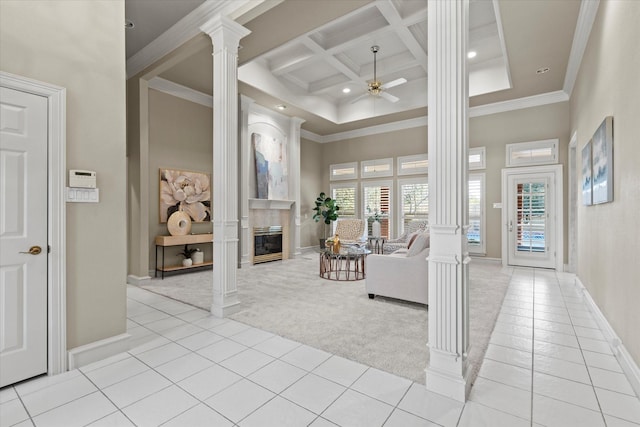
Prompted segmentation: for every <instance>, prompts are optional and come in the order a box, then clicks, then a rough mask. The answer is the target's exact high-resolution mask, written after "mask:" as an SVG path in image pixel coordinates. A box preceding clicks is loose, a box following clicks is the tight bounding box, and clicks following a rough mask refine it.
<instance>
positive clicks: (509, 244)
mask: <svg viewBox="0 0 640 427" xmlns="http://www.w3.org/2000/svg"><path fill="white" fill-rule="evenodd" d="M503 224H504V230H503V263H506V264H507V265H512V266H524V267H541V268H554V269H558V270H562V265H563V263H562V261H563V244H562V167H561V166H560V165H554V166H546V167H545V166H540V167H530V168H514V169H504V170H503ZM505 260H506V262H505Z"/></svg>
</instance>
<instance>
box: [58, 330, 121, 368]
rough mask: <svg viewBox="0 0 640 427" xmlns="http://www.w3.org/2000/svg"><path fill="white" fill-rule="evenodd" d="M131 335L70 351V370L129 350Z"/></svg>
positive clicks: (116, 337)
mask: <svg viewBox="0 0 640 427" xmlns="http://www.w3.org/2000/svg"><path fill="white" fill-rule="evenodd" d="M129 338H131V335H129V334H120V335H115V336H113V337H110V338H106V339H103V340H99V341H94V342H92V343H89V344H85V345H81V346H80V347H76V348H72V349H71V350H69V370H72V369H77V368H80V367H82V366H85V365H88V364H89V363H93V362H97V361H99V360H102V359H106V358H107V357H110V356H113V355H116V354H118V353H122V352H125V351H127V350H129Z"/></svg>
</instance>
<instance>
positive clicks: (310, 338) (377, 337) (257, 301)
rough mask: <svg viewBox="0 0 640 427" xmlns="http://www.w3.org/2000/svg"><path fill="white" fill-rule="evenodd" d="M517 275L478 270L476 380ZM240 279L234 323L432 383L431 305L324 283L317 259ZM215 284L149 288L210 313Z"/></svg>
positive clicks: (170, 281)
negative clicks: (428, 375) (429, 366)
mask: <svg viewBox="0 0 640 427" xmlns="http://www.w3.org/2000/svg"><path fill="white" fill-rule="evenodd" d="M510 272H511V270H510V269H503V268H502V266H501V265H500V264H498V263H496V262H488V261H475V260H474V261H472V263H471V264H470V269H469V276H470V325H471V330H470V343H471V348H470V352H469V360H470V363H471V364H472V365H473V371H472V378H475V375H476V373H477V370H478V369H479V367H480V363H481V362H482V358H483V356H484V353H485V351H486V348H487V345H488V342H489V337H490V335H491V332H492V330H493V326H494V324H495V321H496V318H497V316H498V312H499V310H500V306H501V304H502V300H503V298H504V295H505V292H506V289H507V286H508V284H509V278H510ZM237 274H238V275H237V278H238V296H239V300H240V302H241V311H239V312H237V313H235V314H233V315H231V316H230V318H232V319H234V320H237V321H239V322H243V323H246V324H248V325H251V326H254V327H257V328H260V329H264V330H266V331H270V332H273V333H275V334H277V335H280V336H282V337H285V338H288V339H291V340H294V341H298V342H300V343H303V344H307V345H309V346H311V347H315V348H318V349H321V350H324V351H327V352H329V353H333V354H336V355H339V356H342V357H345V358H347V359H350V360H354V361H357V362H360V363H363V364H365V365H369V366H373V367H375V368H378V369H381V370H383V371H386V372H391V373H393V374H396V375H399V376H402V377H404V378H408V379H410V380H412V381H416V382H419V383H422V384H424V382H425V373H424V369H425V367H426V366H427V363H428V360H429V350H428V348H427V341H428V312H427V307H426V306H424V305H420V304H413V303H407V302H402V301H398V300H394V299H391V298H382V297H376V298H375V299H374V300H371V299H369V297H368V296H367V293H366V291H365V281H364V280H360V281H355V282H335V281H330V280H326V279H322V278H320V277H319V276H318V259H317V255H316V254H307V255H305V256H303V257H302V258H299V259H294V260H286V261H277V262H270V263H266V264H259V265H254V266H251V267H249V268H243V269H240V270H238V272H237ZM212 277H213V276H212V273H211V271H210V270H208V271H201V272H194V273H189V274H182V275H175V276H171V277H166V276H165V279H164V280H160V279H159V278H158V279H153V280H151V281H150V282H149V284H146V285H143V286H142V287H143V288H144V289H147V290H149V291H152V292H155V293H158V294H161V295H165V296H168V297H170V298H173V299H176V300H179V301H183V302H185V303H188V304H191V305H194V306H196V307H200V308H203V309H205V310H209V309H210V307H211V301H212V291H211V287H212V286H211V283H212ZM425 280H426V278H425Z"/></svg>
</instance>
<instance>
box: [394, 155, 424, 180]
mask: <svg viewBox="0 0 640 427" xmlns="http://www.w3.org/2000/svg"><path fill="white" fill-rule="evenodd" d="M428 170H429V160H428V159H427V155H426V154H416V155H414V156H400V157H398V175H417V174H422V173H424V174H426V173H427V172H428Z"/></svg>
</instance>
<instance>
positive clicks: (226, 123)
mask: <svg viewBox="0 0 640 427" xmlns="http://www.w3.org/2000/svg"><path fill="white" fill-rule="evenodd" d="M200 30H202V31H203V32H204V33H206V34H208V35H209V36H210V37H211V40H212V41H213V304H212V305H211V313H212V314H213V315H214V316H218V317H225V316H227V315H229V314H231V313H233V312H234V311H237V310H238V309H239V308H240V307H239V304H240V302H239V301H238V289H237V283H236V271H237V269H238V45H239V42H240V39H241V38H242V37H245V36H246V35H247V34H249V33H250V31H249V30H247V29H246V28H244V27H243V26H241V25H240V24H238V23H236V22H234V21H232V20H231V19H229V18H227V17H225V16H221V15H217V16H215V17H214V18H212V19H211V20H210V21H208V22H207V23H205V24H204V25H203V26H202V27H200Z"/></svg>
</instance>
